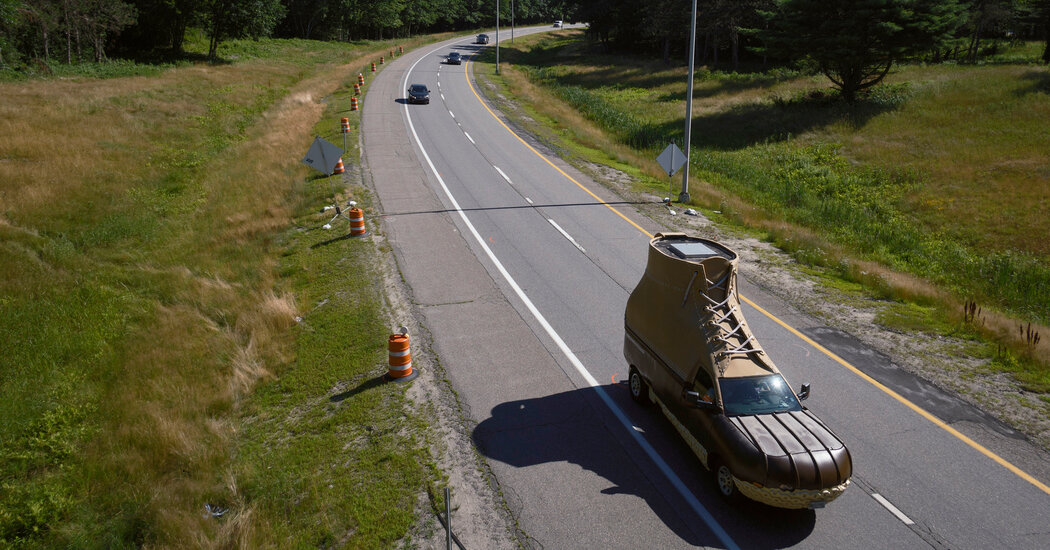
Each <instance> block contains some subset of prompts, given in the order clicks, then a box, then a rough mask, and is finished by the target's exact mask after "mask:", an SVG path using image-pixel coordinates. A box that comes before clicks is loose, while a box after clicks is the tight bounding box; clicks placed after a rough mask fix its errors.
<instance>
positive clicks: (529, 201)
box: [525, 197, 534, 204]
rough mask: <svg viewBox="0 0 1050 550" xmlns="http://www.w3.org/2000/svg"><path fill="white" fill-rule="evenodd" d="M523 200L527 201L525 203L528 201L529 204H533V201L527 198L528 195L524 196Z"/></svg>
mask: <svg viewBox="0 0 1050 550" xmlns="http://www.w3.org/2000/svg"><path fill="white" fill-rule="evenodd" d="M525 202H527V203H529V204H534V203H533V202H532V199H530V198H528V197H525Z"/></svg>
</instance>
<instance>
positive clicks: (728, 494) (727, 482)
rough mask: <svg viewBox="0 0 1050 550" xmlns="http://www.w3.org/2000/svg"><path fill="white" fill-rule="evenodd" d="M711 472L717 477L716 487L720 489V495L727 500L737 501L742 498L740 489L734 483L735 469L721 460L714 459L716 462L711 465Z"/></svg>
mask: <svg viewBox="0 0 1050 550" xmlns="http://www.w3.org/2000/svg"><path fill="white" fill-rule="evenodd" d="M711 472H712V473H713V474H714V478H715V488H717V489H718V494H719V496H721V497H722V499H724V500H725V501H727V502H736V501H738V500H740V491H738V490H737V488H736V484H735V483H733V471H732V470H730V469H729V466H726V465H725V464H724V463H723V462H722V461H721V460H717V459H716V460H714V464H712V465H711Z"/></svg>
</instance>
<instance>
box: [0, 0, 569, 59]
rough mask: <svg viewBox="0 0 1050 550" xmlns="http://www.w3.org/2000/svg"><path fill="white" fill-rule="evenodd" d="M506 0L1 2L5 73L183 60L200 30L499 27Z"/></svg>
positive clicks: (269, 32) (302, 34) (393, 33)
mask: <svg viewBox="0 0 1050 550" xmlns="http://www.w3.org/2000/svg"><path fill="white" fill-rule="evenodd" d="M499 1H500V15H501V17H500V19H501V25H505V24H509V23H510V21H511V17H512V15H511V9H510V8H511V5H512V4H513V9H514V11H513V17H514V21H515V23H518V24H528V23H535V22H540V21H548V22H549V21H552V20H554V19H559V18H562V16H563V14H565V13H567V9H568V2H566V1H565V0H499ZM496 2H497V0H0V68H14V69H19V68H25V67H27V66H30V65H42V66H47V65H48V64H50V63H55V62H59V63H63V62H64V63H81V62H100V61H103V60H105V59H107V58H109V57H111V56H118V57H124V58H132V59H157V58H177V57H179V56H180V55H181V54H182V53H183V45H184V43H185V40H186V33H187V31H188V30H189V29H191V28H199V29H201V30H202V31H203V32H204V33H205V35H206V36H207V37H208V39H209V52H208V55H209V57H211V58H214V57H215V56H216V53H217V50H218V46H219V44H221V43H222V41H223V40H227V39H231V38H270V37H273V38H304V39H314V40H344V41H353V40H364V39H384V38H394V37H406V36H411V35H416V34H426V33H434V32H444V31H455V30H462V29H471V28H478V27H486V26H493V25H495V24H496Z"/></svg>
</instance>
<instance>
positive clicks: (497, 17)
mask: <svg viewBox="0 0 1050 550" xmlns="http://www.w3.org/2000/svg"><path fill="white" fill-rule="evenodd" d="M496 74H499V0H496Z"/></svg>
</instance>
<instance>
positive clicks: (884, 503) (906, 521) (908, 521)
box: [871, 493, 915, 525]
mask: <svg viewBox="0 0 1050 550" xmlns="http://www.w3.org/2000/svg"><path fill="white" fill-rule="evenodd" d="M871 496H872V498H874V499H875V500H876V501H877V502H878V503H879V504H881V505H882V507H883V508H885V509H887V510H889V511H890V513H891V514H893V515H895V516H897V519H899V520H901V522H902V523H904V525H915V522H914V521H912V520H911V518H909V517H908V516H906V515H904V512H901V511H900V509H898V508H897V507H896V506H894V505H893V503H891V502H890V501H888V500H886V498H885V497H883V496H882V495H880V494H878V493H872V494H871Z"/></svg>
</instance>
